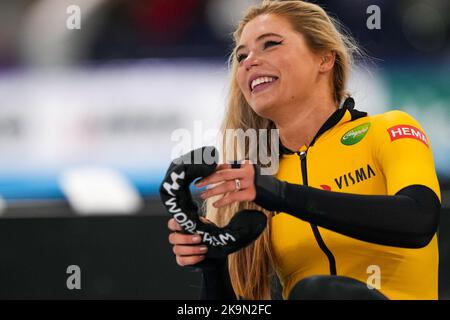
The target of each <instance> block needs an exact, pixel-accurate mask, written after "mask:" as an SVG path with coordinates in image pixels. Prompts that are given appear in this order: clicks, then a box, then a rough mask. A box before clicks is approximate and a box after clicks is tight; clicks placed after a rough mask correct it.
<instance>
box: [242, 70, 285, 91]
mask: <svg viewBox="0 0 450 320" xmlns="http://www.w3.org/2000/svg"><path fill="white" fill-rule="evenodd" d="M277 79H278V77H277V76H273V75H268V74H255V75H253V76H251V77H250V79H249V81H248V86H249V89H250V92H254V91H255V89H257V88H258V87H259V86H264V87H268V86H269V85H270V84H271V83H272V82H274V81H276V80H277Z"/></svg>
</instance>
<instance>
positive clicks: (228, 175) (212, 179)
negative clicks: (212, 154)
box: [195, 160, 256, 208]
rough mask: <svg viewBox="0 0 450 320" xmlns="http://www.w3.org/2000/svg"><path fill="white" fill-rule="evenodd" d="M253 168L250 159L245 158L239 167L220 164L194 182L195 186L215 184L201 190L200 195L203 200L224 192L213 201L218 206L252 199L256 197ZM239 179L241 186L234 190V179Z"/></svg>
mask: <svg viewBox="0 0 450 320" xmlns="http://www.w3.org/2000/svg"><path fill="white" fill-rule="evenodd" d="M254 177H255V169H254V167H253V165H252V164H251V163H250V161H248V160H245V161H244V162H243V163H242V164H241V167H240V168H238V169H232V168H231V164H221V165H219V166H217V168H216V171H215V172H214V173H213V174H211V175H209V176H208V177H206V178H203V179H202V180H200V181H199V182H197V183H196V184H195V186H196V187H204V186H207V185H210V184H217V185H216V186H214V187H212V188H210V189H208V190H206V191H204V192H202V193H201V194H200V197H201V198H202V199H203V200H205V199H208V198H210V197H213V196H217V195H221V194H224V196H223V197H222V198H221V199H220V200H218V201H216V202H214V203H213V206H214V207H216V208H220V207H223V206H226V205H228V204H231V203H234V202H237V201H239V202H243V201H253V200H254V199H255V198H256V188H255V183H254ZM235 179H239V180H240V184H241V188H240V189H239V190H236V181H235Z"/></svg>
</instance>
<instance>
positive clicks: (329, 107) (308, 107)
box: [274, 99, 336, 151]
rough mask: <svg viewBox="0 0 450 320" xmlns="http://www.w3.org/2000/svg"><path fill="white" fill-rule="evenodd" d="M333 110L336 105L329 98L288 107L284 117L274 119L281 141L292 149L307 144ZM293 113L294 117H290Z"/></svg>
mask: <svg viewBox="0 0 450 320" xmlns="http://www.w3.org/2000/svg"><path fill="white" fill-rule="evenodd" d="M335 111H336V106H335V104H334V102H333V101H332V100H331V99H324V100H322V101H321V102H319V101H310V102H308V103H305V104H302V105H297V106H295V107H292V108H289V112H287V113H286V116H285V117H280V118H279V119H274V122H275V124H276V126H277V128H278V129H279V132H280V139H281V143H283V145H284V146H285V147H286V148H288V149H289V150H292V151H297V150H299V149H300V148H301V147H302V146H309V145H310V144H311V142H312V140H313V139H314V136H315V135H316V133H317V132H318V131H319V129H320V128H321V127H322V125H323V124H324V123H325V121H326V120H327V119H328V118H329V117H330V116H331V115H332V114H333V113H334V112H335ZM293 114H295V117H292V115H293Z"/></svg>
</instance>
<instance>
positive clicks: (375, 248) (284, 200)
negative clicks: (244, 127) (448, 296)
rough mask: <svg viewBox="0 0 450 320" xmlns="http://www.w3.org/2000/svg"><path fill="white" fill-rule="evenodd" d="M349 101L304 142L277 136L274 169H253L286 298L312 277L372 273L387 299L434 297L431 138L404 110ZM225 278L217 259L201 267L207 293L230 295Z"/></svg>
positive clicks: (366, 277) (435, 194)
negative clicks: (291, 146)
mask: <svg viewBox="0 0 450 320" xmlns="http://www.w3.org/2000/svg"><path fill="white" fill-rule="evenodd" d="M352 104H353V103H352V101H351V100H348V101H346V103H344V106H343V107H342V108H340V109H338V110H337V111H336V112H335V113H334V114H333V115H332V116H331V117H330V118H329V119H328V120H327V121H326V122H325V124H324V125H323V126H322V128H321V129H320V130H319V132H318V133H317V134H316V136H315V138H314V139H313V141H312V142H311V143H310V145H309V147H306V146H303V147H302V148H300V150H298V151H295V152H294V151H291V150H287V149H286V148H285V147H283V146H282V145H281V147H280V167H279V170H278V173H277V175H276V178H275V177H273V176H265V175H261V174H260V172H259V170H258V169H257V170H256V177H255V186H256V191H257V196H256V199H255V203H257V204H259V205H261V206H262V207H264V208H266V209H269V210H273V211H276V212H277V214H276V215H275V216H274V217H273V218H272V225H271V227H272V238H271V240H272V248H273V251H274V254H275V266H274V268H275V270H276V272H277V274H278V277H279V279H280V282H281V285H282V287H283V298H288V297H289V294H290V292H291V290H292V288H293V287H294V286H295V284H296V283H298V282H299V281H301V280H303V279H306V278H308V277H311V276H316V275H338V276H345V277H350V278H353V279H356V280H358V281H360V282H362V283H370V282H371V281H370V279H373V276H374V275H375V273H376V275H375V276H376V277H378V282H377V283H378V287H377V289H378V290H379V291H380V292H381V293H382V294H384V295H385V296H386V297H387V298H389V299H437V298H438V246H437V239H436V230H437V226H438V221H439V219H438V217H439V208H440V191H439V184H438V181H437V177H436V172H435V168H434V163H433V155H432V150H431V145H430V142H429V140H428V138H427V137H426V135H425V133H424V130H423V129H422V128H421V126H420V124H419V123H418V122H417V121H415V120H414V119H413V118H412V117H411V116H409V115H408V114H406V113H404V112H401V111H390V112H387V113H384V114H380V115H375V116H367V114H366V113H364V112H360V111H357V110H354V109H353V105H352ZM255 168H257V167H256V166H255ZM224 273H225V274H224ZM227 282H229V278H228V275H227V274H226V268H224V267H223V266H222V267H221V268H217V269H216V270H209V271H206V272H204V286H205V285H206V288H205V287H204V289H203V297H206V298H208V297H209V298H232V291H230V288H231V287H230V285H229V283H227ZM226 291H228V293H226Z"/></svg>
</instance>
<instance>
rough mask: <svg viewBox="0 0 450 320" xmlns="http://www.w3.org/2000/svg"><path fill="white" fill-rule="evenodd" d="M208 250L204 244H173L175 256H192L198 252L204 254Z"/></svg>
mask: <svg viewBox="0 0 450 320" xmlns="http://www.w3.org/2000/svg"><path fill="white" fill-rule="evenodd" d="M207 251H208V247H207V246H205V245H197V246H186V245H175V246H173V253H174V254H175V255H177V256H192V255H198V254H205V253H206V252H207Z"/></svg>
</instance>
